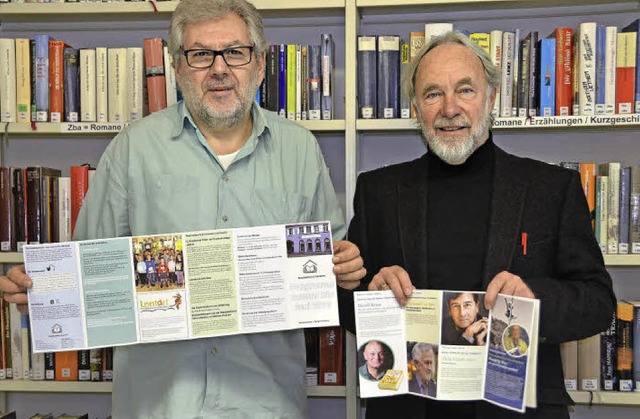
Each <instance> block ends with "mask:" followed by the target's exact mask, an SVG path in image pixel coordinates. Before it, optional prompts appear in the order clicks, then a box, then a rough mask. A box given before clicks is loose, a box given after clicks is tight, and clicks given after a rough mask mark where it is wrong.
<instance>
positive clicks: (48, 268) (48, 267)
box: [46, 265, 56, 272]
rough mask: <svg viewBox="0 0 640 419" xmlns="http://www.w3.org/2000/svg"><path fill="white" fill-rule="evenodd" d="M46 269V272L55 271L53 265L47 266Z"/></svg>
mask: <svg viewBox="0 0 640 419" xmlns="http://www.w3.org/2000/svg"><path fill="white" fill-rule="evenodd" d="M46 269H47V272H51V271H55V270H56V267H55V266H54V265H49V266H47V268H46Z"/></svg>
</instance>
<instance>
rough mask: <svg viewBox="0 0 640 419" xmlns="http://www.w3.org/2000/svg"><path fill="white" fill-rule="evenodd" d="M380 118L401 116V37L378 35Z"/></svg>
mask: <svg viewBox="0 0 640 419" xmlns="http://www.w3.org/2000/svg"><path fill="white" fill-rule="evenodd" d="M377 84H378V113H377V115H378V118H379V119H389V118H399V117H400V37H399V36H393V35H392V36H378V83H377Z"/></svg>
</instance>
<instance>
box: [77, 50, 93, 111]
mask: <svg viewBox="0 0 640 419" xmlns="http://www.w3.org/2000/svg"><path fill="white" fill-rule="evenodd" d="M80 120H81V121H82V122H95V121H96V50H95V49H90V48H86V49H81V50H80Z"/></svg>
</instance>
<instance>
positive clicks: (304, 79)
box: [300, 45, 309, 120]
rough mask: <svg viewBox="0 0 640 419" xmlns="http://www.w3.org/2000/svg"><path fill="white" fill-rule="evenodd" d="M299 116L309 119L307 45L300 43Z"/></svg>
mask: <svg viewBox="0 0 640 419" xmlns="http://www.w3.org/2000/svg"><path fill="white" fill-rule="evenodd" d="M300 65H301V69H300V89H301V92H300V100H301V102H302V103H301V104H300V118H301V119H302V120H307V119H309V83H308V80H309V45H300Z"/></svg>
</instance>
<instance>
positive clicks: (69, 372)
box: [55, 351, 78, 381]
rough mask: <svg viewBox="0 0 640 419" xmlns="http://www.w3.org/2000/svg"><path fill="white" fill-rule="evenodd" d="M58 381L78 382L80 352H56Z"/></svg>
mask: <svg viewBox="0 0 640 419" xmlns="http://www.w3.org/2000/svg"><path fill="white" fill-rule="evenodd" d="M55 358H56V359H55V365H56V380H57V381H77V380H78V351H64V352H56V354H55Z"/></svg>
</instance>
